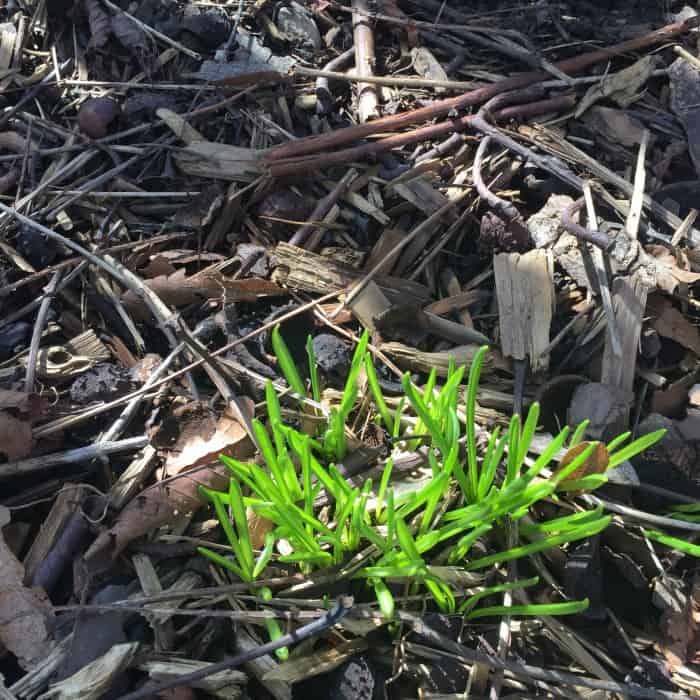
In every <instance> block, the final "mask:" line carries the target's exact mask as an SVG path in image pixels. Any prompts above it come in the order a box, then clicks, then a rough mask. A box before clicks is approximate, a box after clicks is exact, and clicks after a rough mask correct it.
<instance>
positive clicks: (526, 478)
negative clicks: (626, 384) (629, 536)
mask: <svg viewBox="0 0 700 700" xmlns="http://www.w3.org/2000/svg"><path fill="white" fill-rule="evenodd" d="M368 340H369V338H368V335H367V333H364V334H363V335H362V337H361V338H360V341H359V343H358V344H357V347H356V349H355V353H354V355H353V358H352V363H351V366H350V370H349V372H348V376H347V381H346V383H345V387H344V389H343V392H342V395H341V399H340V402H339V405H338V406H335V407H333V408H331V410H330V413H329V416H328V419H327V421H326V423H325V425H324V426H323V427H322V428H321V429H320V430H318V431H317V433H315V434H307V433H305V432H303V431H302V430H301V429H300V428H299V427H298V426H294V425H291V424H288V423H286V422H285V421H284V420H283V418H282V410H281V406H280V403H279V398H278V396H277V393H276V391H275V390H274V388H273V386H272V384H271V383H268V385H267V387H266V405H267V419H268V420H267V423H268V426H267V427H266V426H265V425H263V423H261V422H260V421H258V420H255V421H254V423H253V425H254V430H255V436H256V438H257V441H258V445H259V447H260V451H261V453H262V456H263V459H264V462H265V466H259V465H257V464H252V463H251V464H244V463H242V462H240V461H237V460H235V459H232V458H229V457H221V460H222V461H223V463H224V464H225V465H226V466H227V467H228V468H229V470H230V471H231V475H232V476H231V487H230V489H229V492H228V493H219V492H214V491H206V492H205V493H206V496H207V497H208V498H209V499H210V500H211V501H212V503H213V505H214V508H215V509H216V513H217V516H218V517H219V519H220V520H221V523H222V527H223V528H224V532H225V534H226V536H227V539H228V541H229V544H230V546H231V556H230V557H225V556H222V555H221V554H218V553H216V552H213V551H212V550H210V549H208V548H204V547H202V548H200V552H201V553H202V554H203V555H204V556H206V557H208V558H209V559H210V560H211V561H213V562H214V563H216V564H218V565H220V566H223V567H225V568H227V569H228V570H229V571H231V572H232V573H233V574H234V575H236V576H237V577H238V578H240V579H241V580H243V581H251V582H252V581H254V580H255V579H256V578H257V577H258V576H260V575H261V574H263V572H264V571H265V569H266V567H267V566H268V565H269V564H271V563H272V562H273V560H274V561H275V562H277V563H280V564H293V565H295V566H297V567H298V568H299V569H300V570H301V571H302V572H304V573H306V574H311V573H312V572H314V571H315V570H317V569H321V568H326V567H333V566H336V567H337V566H340V565H341V564H343V563H344V562H345V561H347V560H348V559H349V558H350V557H351V556H352V555H353V554H355V553H357V552H358V551H359V550H360V549H361V548H362V547H365V546H367V545H373V548H372V550H371V551H372V554H371V556H370V558H369V561H368V563H367V565H365V566H363V567H362V568H361V569H359V570H358V571H356V572H355V573H354V574H353V576H354V577H355V578H358V579H362V580H364V581H366V583H367V585H368V586H369V587H370V588H371V589H372V590H373V592H374V595H375V597H376V600H377V603H378V607H379V609H380V610H381V612H382V614H383V615H384V617H385V618H386V619H388V620H390V619H392V618H393V616H394V613H395V607H396V602H395V600H394V594H393V593H392V586H393V585H394V584H396V583H403V584H405V585H406V586H407V590H408V594H409V595H415V594H417V593H418V592H419V591H421V590H423V589H424V590H425V591H426V592H427V594H428V595H429V596H430V597H431V598H432V600H433V601H434V603H435V605H436V606H437V608H438V609H439V610H441V611H443V612H445V613H454V612H461V613H462V614H464V615H466V616H467V617H469V618H470V619H476V618H479V617H484V616H490V615H499V614H501V613H503V612H504V610H503V609H502V608H500V607H498V606H495V607H494V606H486V607H478V605H479V603H480V602H481V601H482V600H484V599H485V598H488V597H489V596H491V595H494V594H496V593H499V592H503V591H505V590H514V589H517V588H522V587H526V586H532V585H536V584H537V582H538V581H537V579H526V580H521V581H514V582H508V583H501V584H496V585H491V586H489V587H486V588H483V589H482V590H480V591H478V592H476V593H474V594H472V595H470V596H466V597H465V594H464V591H463V590H462V589H461V588H460V584H459V583H458V582H459V580H460V574H466V572H473V571H483V570H485V569H489V568H490V569H492V568H493V567H498V566H500V565H501V564H503V563H505V562H508V561H512V560H514V559H518V558H521V557H526V556H530V555H532V554H535V553H537V552H541V551H543V550H547V549H551V548H553V547H561V546H564V545H567V544H569V543H571V542H575V541H577V540H581V539H585V538H587V537H591V536H592V535H595V534H597V533H600V532H601V531H603V530H604V529H605V528H606V527H607V525H608V523H609V522H610V516H608V515H605V514H604V512H603V509H602V507H598V508H595V509H591V510H588V511H584V512H577V513H574V514H571V515H565V516H563V517H558V518H554V519H552V520H549V521H544V522H542V521H536V520H533V519H528V520H527V521H526V522H523V523H521V524H520V528H519V536H520V538H521V540H520V541H519V542H518V543H517V544H516V545H515V546H513V547H511V548H510V549H507V550H503V551H496V552H494V553H492V554H488V555H486V556H477V557H474V556H472V554H471V550H472V548H473V546H474V544H475V543H476V542H477V541H478V540H481V539H482V538H484V537H485V536H487V535H492V534H498V533H499V530H502V529H503V528H504V526H505V525H506V524H507V522H508V521H509V520H521V519H523V518H524V517H525V516H526V515H529V514H530V513H531V509H532V508H533V506H535V505H536V504H538V503H540V502H541V501H543V499H550V500H552V499H555V500H556V499H557V498H558V493H559V492H563V491H567V490H569V491H570V490H576V491H581V490H592V489H595V488H598V487H599V486H601V485H602V484H604V483H605V482H606V480H607V479H606V476H605V474H591V475H584V476H582V477H578V478H576V479H568V477H570V476H571V475H572V474H574V472H576V471H577V470H579V469H580V468H581V467H582V466H583V465H584V464H585V463H586V461H587V460H588V459H589V458H590V457H591V454H592V453H593V450H594V449H595V448H596V444H595V443H591V444H589V445H588V446H587V447H586V448H585V449H583V450H581V452H580V453H579V454H578V455H577V456H576V457H575V458H574V459H573V460H571V462H570V463H568V464H567V465H566V466H565V467H563V468H561V469H559V471H554V470H553V465H555V464H557V463H558V459H559V454H560V452H561V451H562V450H563V449H564V448H567V447H568V448H571V447H573V446H575V445H577V444H579V443H580V442H581V440H582V437H583V434H584V432H585V427H586V425H585V423H584V424H582V425H580V426H579V427H578V428H577V429H576V430H574V431H573V434H571V435H570V433H571V431H570V429H569V428H568V427H566V428H564V429H563V430H562V431H560V432H559V434H557V435H555V436H554V437H553V438H552V440H551V442H550V443H549V445H548V446H547V447H546V449H545V450H544V451H543V452H542V453H541V454H540V455H539V456H538V457H537V458H536V459H534V460H530V459H529V457H528V455H529V454H530V448H531V445H532V440H533V437H534V435H535V432H536V429H537V423H538V419H539V406H538V404H536V403H535V404H533V405H532V406H531V408H530V410H529V412H528V414H527V416H526V418H525V420H524V421H521V419H520V417H519V416H517V415H516V416H513V418H512V420H511V421H510V424H509V425H508V428H507V429H506V430H505V431H504V432H503V434H501V431H500V430H499V429H498V428H496V429H495V430H494V431H493V432H492V433H491V435H490V437H489V441H488V444H487V445H486V448H485V449H484V450H483V451H480V450H479V448H478V443H477V436H476V420H475V419H476V395H477V388H478V384H479V378H480V373H481V368H482V365H483V361H484V357H485V355H486V353H487V351H488V348H486V347H483V348H481V349H480V350H479V352H478V353H477V354H476V356H475V359H474V361H473V362H472V364H471V367H470V368H469V375H468V381H467V384H466V390H465V391H464V392H462V391H461V389H462V384H463V380H464V376H465V374H466V368H464V367H450V369H449V372H448V376H447V378H446V380H445V383H444V385H443V386H442V387H440V388H438V387H437V386H436V384H437V382H436V374H435V372H433V373H431V375H430V376H429V377H428V381H427V383H426V386H425V388H424V389H423V390H421V389H419V388H418V387H417V386H415V385H414V384H413V382H412V381H411V378H410V376H409V375H408V374H406V375H405V376H404V377H403V380H402V384H403V389H404V392H405V400H402V401H401V402H400V405H399V407H398V409H397V410H395V411H394V412H392V411H391V409H390V408H389V405H388V403H387V401H386V399H385V397H384V396H383V394H382V392H381V388H380V385H379V381H378V378H377V374H376V370H375V368H374V364H373V362H372V357H371V355H370V354H369V353H368V352H367V348H368ZM272 344H273V349H274V351H275V354H276V356H277V358H278V361H279V365H280V369H281V371H282V373H283V375H284V377H285V379H286V380H287V383H288V384H289V386H290V388H291V389H292V390H293V391H294V393H295V394H296V395H297V396H298V397H299V398H312V399H313V400H314V401H315V402H319V401H320V400H321V387H320V381H319V377H318V375H317V373H316V358H315V357H314V353H313V345H312V343H311V342H310V340H309V342H308V343H307V346H306V349H307V357H308V363H309V375H310V381H309V385H310V392H311V393H310V397H309V396H308V393H307V386H306V383H305V382H304V380H303V379H302V378H301V376H300V374H299V372H298V370H297V368H296V365H295V363H294V361H293V359H292V357H291V354H290V353H289V350H288V348H287V346H286V344H285V343H284V340H283V338H282V336H281V334H280V332H279V329H278V328H275V329H274V330H273V333H272ZM363 370H364V373H365V377H366V381H367V386H368V387H369V390H370V394H371V397H372V399H373V402H374V405H375V407H376V411H377V417H378V420H379V421H381V423H382V424H383V425H384V427H385V428H386V430H387V432H388V433H389V434H390V435H391V436H392V437H393V438H394V439H396V440H399V441H400V442H402V443H403V445H404V446H405V447H406V448H407V449H417V448H418V447H421V446H425V447H427V448H428V449H427V459H428V465H429V469H430V471H431V479H430V480H429V481H428V483H426V484H425V485H423V486H421V487H420V488H417V489H415V490H413V491H409V492H405V493H401V494H399V493H397V492H395V490H394V488H393V485H392V479H391V477H392V468H393V458H392V456H389V457H388V458H387V459H386V461H385V464H384V467H383V469H382V475H381V477H380V479H379V483H378V484H377V485H376V487H375V484H374V483H373V481H372V480H371V479H367V480H366V481H365V482H364V483H363V484H362V485H361V486H359V487H358V486H353V485H352V484H351V483H349V482H348V481H347V480H346V479H345V478H344V477H343V476H342V475H341V474H340V472H339V470H338V468H337V466H336V465H337V464H338V463H339V462H340V461H341V460H343V459H344V458H345V457H346V455H347V453H348V442H347V424H348V420H349V418H350V416H351V414H352V412H353V410H354V408H355V403H356V400H357V396H358V386H359V379H360V374H361V372H362V371H363ZM462 395H464V404H463V405H462V403H461V402H462ZM409 407H410V409H412V412H413V414H414V415H415V418H416V420H415V422H414V424H413V427H412V428H410V429H407V430H405V431H404V432H403V433H402V432H401V431H402V422H401V416H402V414H403V411H404V409H408V408H409ZM460 408H463V410H462V411H461V412H460ZM460 413H461V415H462V416H463V417H464V419H463V421H462V420H460V417H459V416H460ZM662 435H663V431H657V432H656V433H651V434H650V435H645V436H643V437H642V438H639V439H638V440H635V441H633V442H631V443H629V444H627V445H626V446H623V445H625V443H626V442H627V440H628V439H629V437H630V435H629V433H627V434H624V435H622V436H620V437H619V438H616V439H615V440H613V441H612V442H611V443H609V444H608V445H607V450H608V453H609V466H615V465H617V464H619V463H621V462H622V461H624V460H626V459H629V458H630V457H633V456H634V455H636V454H638V453H639V452H641V451H642V450H643V449H646V447H648V446H649V445H651V444H653V443H654V442H656V441H657V440H659V439H660V438H661V437H662ZM243 489H245V490H246V493H247V495H245V496H244V495H243V493H242V492H243ZM321 495H325V496H326V497H327V499H328V501H329V503H330V508H329V510H328V512H325V513H324V514H323V515H322V514H321V513H320V512H319V508H317V507H316V505H315V503H316V501H317V499H318V498H319V496H321ZM455 495H456V497H455ZM370 501H374V507H373V508H369V507H368V506H369V504H370ZM453 502H454V505H452V504H453ZM247 508H250V509H252V510H253V511H254V512H255V513H256V514H257V515H259V516H262V517H264V518H266V519H268V520H269V521H270V522H271V523H272V531H271V532H270V533H269V534H268V536H267V540H266V542H265V546H264V548H263V551H262V552H261V553H260V555H259V556H258V557H257V558H256V557H254V553H253V550H252V547H251V544H250V535H249V533H248V529H247V522H246V518H245V511H246V509H247ZM227 509H228V510H227ZM493 539H494V540H498V538H497V537H494V538H493ZM281 540H283V541H284V542H285V552H286V553H285V554H277V555H275V554H274V552H275V549H276V544H277V543H278V542H280V541H281ZM436 559H439V560H441V561H445V560H446V561H447V564H448V566H447V567H444V566H434V565H433V564H431V562H432V561H435V560H436ZM448 574H449V575H448ZM263 591H264V592H258V593H257V595H259V597H260V598H261V600H262V601H263V602H264V601H265V600H269V598H270V596H271V593H270V592H269V591H268V590H266V589H263ZM462 599H463V600H462ZM460 600H461V602H459V601H460ZM587 605H588V601H587V600H582V601H563V602H559V603H550V604H546V605H525V606H513V607H509V608H508V612H509V614H513V615H567V614H574V613H577V612H580V611H581V610H584V609H585V608H586V606H587ZM268 631H269V633H270V636H271V638H273V639H274V638H275V637H276V636H279V634H280V630H279V627H278V626H276V623H275V622H274V621H271V623H270V624H268Z"/></svg>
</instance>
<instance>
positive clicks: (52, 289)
mask: <svg viewBox="0 0 700 700" xmlns="http://www.w3.org/2000/svg"><path fill="white" fill-rule="evenodd" d="M60 281H61V271H60V270H59V271H57V272H54V274H53V277H52V278H51V281H50V282H49V283H48V284H47V285H46V287H44V298H43V299H42V301H41V306H40V307H39V313H38V314H37V315H36V321H35V322H34V331H33V332H32V340H31V343H30V345H29V357H28V358H27V374H26V376H25V379H24V390H25V391H26V392H27V393H28V394H31V393H33V391H34V380H35V379H36V360H37V356H38V355H39V344H40V342H41V335H42V333H43V332H44V326H45V325H46V319H47V318H48V316H49V309H50V308H51V302H52V301H53V298H54V296H55V295H56V290H57V288H58V283H59V282H60Z"/></svg>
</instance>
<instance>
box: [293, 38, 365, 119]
mask: <svg viewBox="0 0 700 700" xmlns="http://www.w3.org/2000/svg"><path fill="white" fill-rule="evenodd" d="M354 57H355V47H354V46H353V47H352V48H350V49H348V50H347V51H344V52H343V53H341V54H340V55H338V56H336V57H335V58H333V59H331V60H330V61H328V63H326V65H325V66H323V71H321V72H322V73H333V72H334V71H337V70H338V69H339V68H345V66H348V65H350V63H351V62H352V60H353V58H354ZM296 70H297V72H299V68H297V69H296ZM304 70H305V69H304ZM340 75H344V73H341V74H340ZM329 77H331V76H328V75H321V74H320V73H319V75H318V77H317V78H316V99H317V100H318V103H317V106H316V111H317V112H318V113H319V114H328V113H329V112H330V111H331V110H332V108H333V94H332V93H331V88H330V85H329V82H328V79H329Z"/></svg>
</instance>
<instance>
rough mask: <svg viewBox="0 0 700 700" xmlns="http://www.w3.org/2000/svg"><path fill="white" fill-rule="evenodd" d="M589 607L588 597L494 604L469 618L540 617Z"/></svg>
mask: <svg viewBox="0 0 700 700" xmlns="http://www.w3.org/2000/svg"><path fill="white" fill-rule="evenodd" d="M587 608H588V598H584V600H575V601H572V602H571V603H544V604H541V605H539V604H533V605H509V606H505V605H494V606H492V607H490V608H479V609H478V610H474V611H472V612H471V613H469V614H468V615H467V619H468V620H477V619H479V618H480V617H493V616H500V615H520V616H523V615H524V616H528V617H532V616H535V617H540V616H543V615H576V614H577V613H580V612H583V611H584V610H586V609H587Z"/></svg>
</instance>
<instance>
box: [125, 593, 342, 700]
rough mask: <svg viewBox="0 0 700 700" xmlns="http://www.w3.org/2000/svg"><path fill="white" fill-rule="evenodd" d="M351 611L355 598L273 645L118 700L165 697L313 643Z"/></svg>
mask: <svg viewBox="0 0 700 700" xmlns="http://www.w3.org/2000/svg"><path fill="white" fill-rule="evenodd" d="M351 609H352V598H349V597H346V598H341V599H339V600H338V602H337V603H336V605H335V607H334V608H333V609H332V610H331V611H329V612H327V613H326V614H325V615H324V616H323V617H321V618H319V619H318V620H314V621H313V622H310V623H309V624H308V625H303V626H302V627H299V628H298V629H297V630H295V631H293V632H290V633H289V634H284V635H282V636H281V637H279V638H278V639H276V640H275V641H273V642H268V643H267V644H261V645H260V646H259V647H257V648H256V649H253V650H251V651H247V652H244V653H243V654H238V655H237V656H234V657H233V658H232V659H226V660H225V661H220V662H219V663H216V664H210V665H209V666H207V667H205V668H202V669H200V670H198V671H194V672H193V673H185V674H182V675H180V676H178V677H177V678H174V679H172V680H169V681H162V682H160V683H156V684H155V685H151V686H150V687H149V686H146V687H144V688H141V689H140V690H136V691H134V692H133V693H127V694H126V695H122V696H121V697H119V698H118V699H117V700H142V698H148V697H151V696H152V695H154V694H158V693H162V692H163V691H164V690H170V689H171V688H178V687H180V686H181V685H185V684H188V685H190V684H192V683H194V682H195V681H198V680H201V679H202V678H207V677H208V676H211V675H212V674H214V673H219V672H220V671H227V670H228V669H231V668H236V667H237V666H242V665H243V664H245V663H247V662H248V661H252V660H253V659H257V658H258V657H260V656H264V655H265V654H269V653H271V652H273V651H276V650H277V649H280V648H281V647H286V646H290V645H292V644H298V643H299V642H302V641H303V640H305V639H310V638H311V637H314V636H316V635H317V634H321V632H325V630H327V629H330V628H331V627H333V625H335V624H336V623H337V622H340V620H342V619H343V618H344V617H345V616H346V615H347V614H348V613H349V612H350V610H351Z"/></svg>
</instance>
